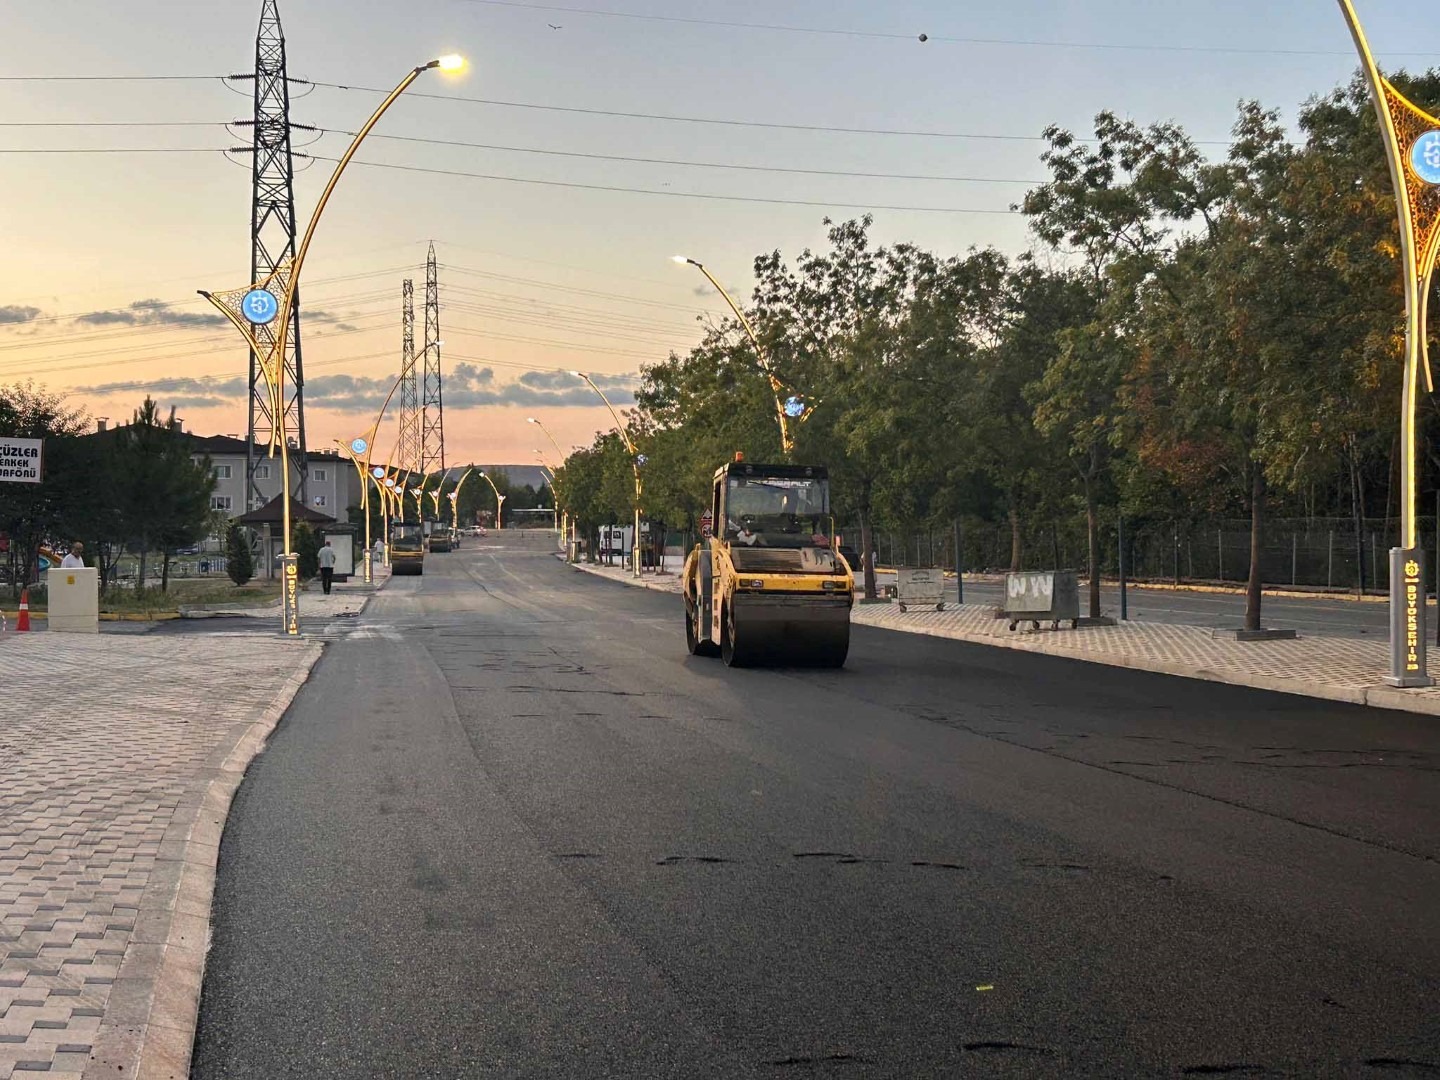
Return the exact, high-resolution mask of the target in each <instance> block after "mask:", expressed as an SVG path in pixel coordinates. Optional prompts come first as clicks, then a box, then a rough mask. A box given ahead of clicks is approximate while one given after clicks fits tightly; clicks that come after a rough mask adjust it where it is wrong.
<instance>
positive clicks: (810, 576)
mask: <svg viewBox="0 0 1440 1080" xmlns="http://www.w3.org/2000/svg"><path fill="white" fill-rule="evenodd" d="M704 521H705V522H708V523H709V524H708V528H702V533H704V535H703V536H702V538H701V541H700V543H699V544H697V545H696V547H695V549H694V550H693V551H691V552H690V554H689V555H688V556H687V557H686V559H685V570H684V587H685V640H686V644H687V645H688V646H689V649H690V652H691V654H692V655H694V656H719V657H720V658H721V659H722V660H724V662H725V663H726V665H727V666H729V667H747V666H751V665H761V664H764V665H775V666H801V665H807V666H816V667H837V668H838V667H841V666H842V665H843V664H844V663H845V656H846V654H847V653H848V652H849V651H850V609H851V607H852V606H853V605H854V603H855V578H854V576H853V575H852V574H851V571H850V567H849V565H848V564H847V563H846V562H845V560H844V558H843V557H841V556H840V555H839V554H838V553H837V550H836V544H835V526H834V521H833V519H832V518H831V516H830V478H829V475H828V474H827V472H826V470H825V469H824V467H822V466H819V465H757V464H753V463H751V462H747V461H746V460H745V459H744V457H743V455H740V454H736V455H735V460H734V461H732V462H729V463H727V464H725V465H723V466H721V467H720V468H719V469H718V470H717V471H716V473H715V483H714V487H713V489H712V492H711V505H710V510H709V512H708V513H707V514H706V515H705V519H704Z"/></svg>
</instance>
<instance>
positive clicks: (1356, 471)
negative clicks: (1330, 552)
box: [1350, 452, 1365, 596]
mask: <svg viewBox="0 0 1440 1080" xmlns="http://www.w3.org/2000/svg"><path fill="white" fill-rule="evenodd" d="M1350 517H1351V520H1352V521H1353V522H1354V523H1355V575H1356V577H1355V582H1356V585H1355V588H1356V593H1357V595H1359V596H1364V595H1365V505H1364V493H1363V491H1362V490H1361V487H1360V460H1359V455H1358V454H1356V453H1354V452H1352V453H1351V454H1350Z"/></svg>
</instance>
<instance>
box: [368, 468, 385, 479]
mask: <svg viewBox="0 0 1440 1080" xmlns="http://www.w3.org/2000/svg"><path fill="white" fill-rule="evenodd" d="M370 475H371V476H373V477H375V479H376V480H384V479H385V467H384V466H383V465H376V466H375V467H374V468H373V469H371V470H370Z"/></svg>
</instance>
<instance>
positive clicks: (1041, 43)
mask: <svg viewBox="0 0 1440 1080" xmlns="http://www.w3.org/2000/svg"><path fill="white" fill-rule="evenodd" d="M467 2H468V3H471V4H485V5H488V6H490V7H508V8H519V9H521V10H529V11H556V12H562V13H564V14H568V15H593V16H600V17H604V18H611V19H635V20H640V21H644V22H666V23H681V24H686V25H690V26H720V27H726V28H728V29H736V30H769V31H772V32H779V33H786V34H821V35H825V36H829V37H855V38H875V39H883V40H893V41H915V40H916V39H917V38H918V39H919V40H920V41H922V42H926V43H929V42H933V43H936V44H948V45H1006V46H1016V47H1022V48H1041V49H1108V50H1123V51H1126V52H1167V53H1207V54H1211V53H1235V54H1239V55H1243V56H1351V55H1352V54H1351V53H1348V52H1344V51H1341V50H1337V49H1254V48H1250V49H1247V48H1237V47H1235V46H1230V45H1165V44H1143V45H1142V44H1123V43H1118V42H1098V41H1047V40H1041V39H1029V38H978V37H955V36H947V35H944V34H929V33H927V34H924V35H921V34H920V33H916V32H912V33H908V34H902V33H897V32H894V31H889V32H886V31H882V30H847V29H842V28H833V27H821V26H787V25H783V24H776V23H750V22H735V21H732V20H727V19H695V18H685V17H682V16H678V15H651V14H641V13H639V12H632V11H602V10H597V9H594V8H577V7H562V6H560V5H558V4H528V3H520V2H519V0H467ZM1390 55H1393V56H1427V57H1428V56H1431V55H1433V54H1431V53H1419V52H1412V53H1392V54H1390Z"/></svg>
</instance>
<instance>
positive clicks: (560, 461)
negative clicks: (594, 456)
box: [525, 416, 570, 558]
mask: <svg viewBox="0 0 1440 1080" xmlns="http://www.w3.org/2000/svg"><path fill="white" fill-rule="evenodd" d="M525 422H526V423H527V424H534V425H535V426H536V427H538V428H539V429H540V430H541V431H543V432H544V433H545V437H546V438H547V439H549V440H550V445H551V446H553V447H555V454H556V464H555V465H554V466H552V467H551V469H550V491H551V493H553V494H555V495H556V500H555V503H556V511H557V513H558V511H559V503H560V499H559V493H558V492H556V490H555V469H556V468H558V467H561V466H563V465H564V464H565V451H564V450H561V449H560V444H559V443H558V442H556V441H555V436H554V435H551V434H550V429H549V428H547V427H546V426H545V425H544V424H542V423H541V422H540V421H539V420H537V419H536V418H535V417H533V416H527V417H526V418H525ZM535 453H537V454H540V451H539V450H536V451H535ZM544 457H545V455H543V454H540V458H541V460H542V461H543V460H544ZM564 517H565V522H566V525H567V526H568V524H569V519H570V510H569V508H568V507H567V508H566V510H565V515H564ZM556 530H557V531H559V525H558V523H557V525H556ZM566 539H567V538H566V536H565V534H564V533H563V532H562V533H561V536H560V542H561V545H562V546H564V547H565V549H566V557H567V558H568V557H569V546H568V544H566Z"/></svg>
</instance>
